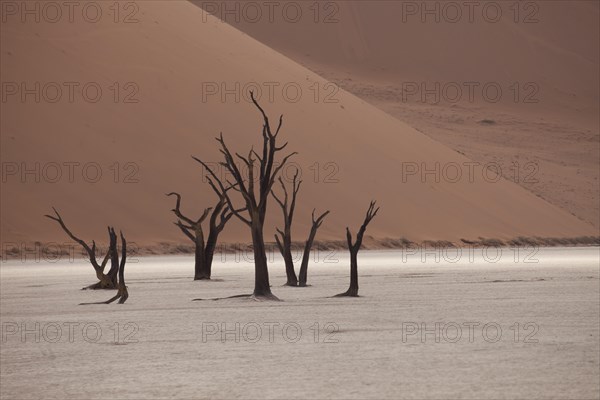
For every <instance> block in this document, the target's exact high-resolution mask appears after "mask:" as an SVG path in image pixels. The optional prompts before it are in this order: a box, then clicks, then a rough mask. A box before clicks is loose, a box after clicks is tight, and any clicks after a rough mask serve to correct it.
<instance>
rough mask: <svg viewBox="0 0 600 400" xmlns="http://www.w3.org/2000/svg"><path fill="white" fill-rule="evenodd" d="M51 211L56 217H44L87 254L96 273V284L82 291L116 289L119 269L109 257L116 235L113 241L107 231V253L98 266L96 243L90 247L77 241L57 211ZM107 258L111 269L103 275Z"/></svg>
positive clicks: (109, 232)
mask: <svg viewBox="0 0 600 400" xmlns="http://www.w3.org/2000/svg"><path fill="white" fill-rule="evenodd" d="M52 209H53V210H54V213H55V214H56V216H54V215H46V217H47V218H50V219H51V220H54V221H56V222H58V223H59V225H60V226H61V228H62V229H63V230H64V231H65V232H66V234H67V235H69V237H70V238H71V239H72V240H74V241H75V242H77V243H78V244H79V245H80V246H81V247H83V249H84V250H85V251H86V252H87V254H88V258H89V260H90V263H91V264H92V267H94V271H95V272H96V277H97V278H98V282H97V283H94V284H92V285H89V286H86V287H84V288H83V289H116V288H117V272H118V270H119V268H118V263H117V264H115V263H114V262H113V261H112V257H111V253H112V249H113V247H114V246H113V240H114V242H115V244H114V245H115V246H116V235H115V236H114V239H113V235H112V234H111V228H109V229H108V234H109V238H110V241H111V244H110V245H109V248H108V251H107V252H106V255H105V256H104V260H102V263H100V264H99V263H98V261H97V260H96V242H95V241H92V246H91V247H90V246H89V245H88V244H87V243H86V242H84V241H83V240H81V239H79V238H78V237H77V236H75V235H74V234H73V233H72V232H71V231H70V230H69V228H67V225H66V224H65V222H64V221H63V219H62V217H61V216H60V214H59V213H58V211H56V209H55V208H54V207H52ZM109 258H111V268H110V270H109V271H108V273H107V274H105V273H104V268H105V267H106V264H107V262H108V259H109Z"/></svg>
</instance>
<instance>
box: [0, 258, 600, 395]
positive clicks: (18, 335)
mask: <svg viewBox="0 0 600 400" xmlns="http://www.w3.org/2000/svg"><path fill="white" fill-rule="evenodd" d="M521 251H522V252H521V253H520V254H519V255H518V257H516V258H515V254H514V252H513V251H510V250H508V249H503V252H502V253H501V254H500V257H499V259H497V255H496V252H495V250H494V249H491V250H490V253H489V254H487V255H486V257H487V258H484V254H483V253H479V251H475V253H474V254H473V258H472V261H470V260H471V259H470V258H469V256H468V254H465V255H464V256H463V257H461V258H459V260H458V262H454V263H452V262H451V260H452V259H455V254H446V255H444V254H443V253H437V257H439V260H438V261H439V262H436V253H435V252H434V253H431V254H427V255H425V262H423V261H422V257H423V254H421V253H418V252H417V253H410V254H409V253H407V252H401V251H386V252H373V251H365V252H361V253H360V255H359V258H360V260H359V262H360V280H359V283H360V287H361V294H362V295H363V297H359V298H354V299H349V298H328V297H329V296H332V295H334V294H336V293H339V292H341V291H343V290H345V289H346V287H347V284H348V281H347V279H348V259H347V255H346V254H347V252H341V253H320V254H318V256H316V261H315V262H314V263H313V264H312V265H311V267H310V270H309V283H310V284H312V285H313V286H311V287H307V288H290V287H281V286H280V285H281V284H283V283H284V282H285V274H284V267H283V262H282V260H281V258H278V257H277V258H275V259H274V260H273V264H272V268H271V272H272V279H271V282H272V285H273V292H274V293H275V294H276V295H278V296H279V297H280V298H281V299H282V300H284V301H282V302H255V301H251V300H248V299H229V300H219V301H210V300H209V301H191V300H192V299H194V298H213V297H223V296H227V295H236V294H242V293H247V292H248V291H249V290H251V287H252V282H253V280H252V275H253V274H252V264H251V263H250V262H249V260H248V259H244V257H243V256H240V257H239V258H238V259H237V261H236V259H235V258H232V257H231V256H229V258H225V259H224V260H223V259H221V258H218V259H216V260H215V266H214V278H216V279H219V280H220V281H218V280H216V281H213V282H206V281H196V282H194V281H192V274H193V271H192V270H193V268H192V265H193V260H192V257H189V256H180V257H152V258H138V259H132V260H131V261H130V262H129V263H128V266H127V268H128V272H127V275H128V284H129V287H130V294H131V297H130V300H129V301H128V302H127V303H126V304H124V305H116V304H112V305H94V306H85V307H84V306H78V305H77V304H78V303H79V302H85V301H99V300H105V299H106V298H108V297H109V296H111V295H112V292H109V291H79V290H76V289H75V290H74V288H79V287H82V286H84V285H86V284H89V283H91V281H92V280H93V273H92V269H91V267H90V266H89V264H87V263H84V262H81V261H76V262H66V261H65V260H61V261H60V262H57V263H54V264H50V263H48V262H43V263H38V264H36V263H21V262H18V261H16V260H15V261H9V262H4V263H3V264H2V265H1V266H0V274H1V280H0V288H1V290H0V293H1V297H0V299H1V302H0V312H1V316H2V318H1V319H2V327H3V335H4V336H3V342H2V346H1V350H0V357H1V361H2V362H1V363H0V376H1V377H2V385H0V388H1V389H0V390H1V392H0V395H1V396H2V398H7V399H9V398H10V399H14V398H42V397H43V398H57V399H82V398H94V399H114V398H119V399H139V398H167V397H169V398H277V399H280V398H293V399H296V398H298V399H304V398H319V399H321V398H340V399H347V398H353V399H354V398H356V399H367V398H372V399H382V398H389V399H398V398H402V399H441V398H453V399H456V398H461V399H481V398H494V399H498V398H506V399H513V398H536V399H550V398H560V399H592V398H598V396H599V395H600V392H599V391H600V387H599V384H598V368H599V367H600V360H599V351H600V348H599V341H598V337H599V336H598V335H599V334H600V332H599V331H598V323H599V319H598V318H599V317H598V316H599V315H600V313H599V311H600V310H599V305H598V295H599V291H598V283H599V275H598V262H599V261H600V260H599V255H598V249H597V248H569V249H565V248H556V249H543V250H540V251H539V252H535V251H533V249H521ZM486 259H487V260H488V261H486ZM455 260H456V259H455ZM491 260H496V262H490V261H491ZM136 261H137V262H136ZM36 323H38V324H39V325H37V326H36ZM236 323H237V324H239V325H237V327H236ZM436 323H438V324H439V325H438V326H439V328H438V330H437V333H435V332H436V328H435V327H436V325H435V324H436ZM515 323H518V324H519V328H518V335H517V336H515V332H516V329H517V327H516V325H515ZM22 324H26V325H22ZM69 324H70V325H69ZM128 324H129V325H128ZM221 324H224V325H221ZM316 324H318V325H316ZM421 324H424V325H423V328H424V329H423V332H421V326H422V325H421ZM477 324H478V325H477ZM486 324H487V328H485V334H484V326H486ZM527 324H529V325H527ZM57 326H58V327H59V328H60V329H61V331H60V333H58V334H57V332H58V330H57ZM69 326H71V327H72V334H71V335H69ZM269 326H271V327H272V331H269ZM415 326H416V327H418V330H416V331H415V329H416V328H415ZM456 326H458V327H459V328H460V333H461V335H460V337H458V335H457V332H459V331H458V329H457V328H456ZM469 326H472V329H473V330H472V333H471V335H470V334H469V329H470V328H469ZM21 327H24V328H27V329H29V331H30V332H29V333H27V334H25V336H22V335H23V333H22V332H23V331H24V329H23V331H22V330H21ZM221 327H223V328H221ZM497 327H499V329H500V330H501V331H500V330H496V329H497ZM511 327H512V328H511ZM227 329H228V330H229V333H226V330H227ZM284 329H285V332H286V333H284ZM425 329H428V330H430V331H431V332H433V333H431V332H430V333H425ZM300 330H301V331H300ZM13 331H15V333H11V332H13ZM259 331H260V332H261V336H260V337H258V335H257V332H259ZM317 331H318V335H317V334H316V332H317ZM84 332H85V333H84ZM98 332H99V333H100V336H99V337H98ZM269 332H272V334H271V335H270V334H269ZM497 332H500V335H499V336H498V334H497ZM422 333H423V334H424V335H425V336H424V337H423V338H422V337H421V334H422ZM36 335H37V336H36ZM222 335H223V336H222ZM36 337H37V338H39V342H36ZM470 338H471V339H470ZM436 340H437V341H436ZM99 379H101V380H102V381H103V382H104V383H103V384H102V385H98V384H97V381H98V380H99ZM32 382H35V384H32Z"/></svg>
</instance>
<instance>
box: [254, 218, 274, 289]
mask: <svg viewBox="0 0 600 400" xmlns="http://www.w3.org/2000/svg"><path fill="white" fill-rule="evenodd" d="M251 231H252V247H253V251H254V293H253V295H254V296H255V297H266V298H270V297H274V296H273V294H272V293H271V285H270V284H269V268H268V265H267V252H266V249H265V242H264V237H263V228H262V226H260V225H259V224H256V225H254V224H253V225H252V228H251Z"/></svg>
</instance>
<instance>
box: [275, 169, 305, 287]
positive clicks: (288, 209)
mask: <svg viewBox="0 0 600 400" xmlns="http://www.w3.org/2000/svg"><path fill="white" fill-rule="evenodd" d="M279 183H280V184H281V187H282V188H283V194H284V197H283V200H281V199H280V198H279V197H277V195H276V194H275V191H273V190H271V193H272V194H273V198H274V199H275V201H277V203H279V205H280V206H281V211H282V212H283V231H282V230H281V229H279V228H277V233H275V242H276V243H277V248H278V249H279V252H280V253H281V255H282V257H283V260H284V262H285V274H286V276H287V282H286V285H287V286H298V277H297V276H296V271H294V258H293V257H292V221H293V219H294V209H295V208H296V196H297V195H298V191H299V190H300V185H301V184H302V181H301V180H298V170H296V173H295V174H294V179H293V181H292V199H291V201H289V199H288V191H287V188H286V187H285V184H284V183H283V180H282V179H281V177H279Z"/></svg>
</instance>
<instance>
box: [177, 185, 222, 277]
mask: <svg viewBox="0 0 600 400" xmlns="http://www.w3.org/2000/svg"><path fill="white" fill-rule="evenodd" d="M215 189H216V188H215ZM215 191H216V192H217V195H218V196H219V201H218V202H217V204H216V205H215V206H214V207H209V208H206V209H205V210H204V212H203V213H202V215H201V216H200V218H198V219H196V220H193V219H191V218H189V217H187V216H185V215H184V214H183V213H182V212H181V209H180V206H181V195H180V194H179V193H176V192H171V193H168V194H167V196H176V197H177V202H176V203H175V208H174V209H172V210H171V211H173V213H174V214H175V215H176V216H177V218H178V220H177V222H175V225H177V226H178V227H179V229H181V231H182V232H183V233H184V234H185V235H186V236H187V237H188V238H189V239H190V240H191V241H192V242H194V245H195V266H194V280H203V279H210V277H211V273H212V261H213V256H214V253H215V250H216V247H217V240H218V238H219V234H220V233H221V232H222V231H223V228H225V225H226V224H227V222H228V221H229V219H230V218H231V216H232V215H233V213H232V212H231V211H230V209H229V207H228V206H227V200H226V199H225V196H224V195H223V194H221V193H219V192H218V190H215ZM211 210H212V213H211V215H210V220H209V230H208V237H207V238H206V240H205V239H204V230H203V229H202V223H203V222H204V220H205V219H206V217H207V216H208V214H209V213H210V211H211Z"/></svg>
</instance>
